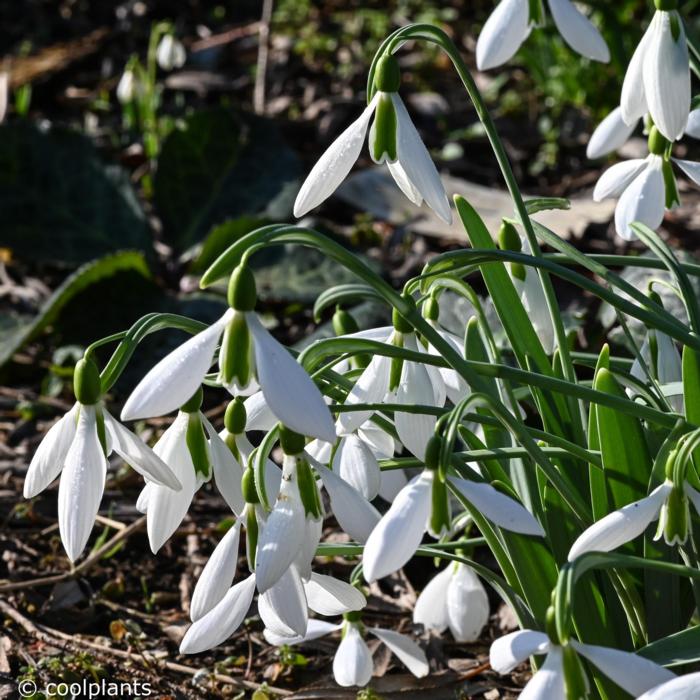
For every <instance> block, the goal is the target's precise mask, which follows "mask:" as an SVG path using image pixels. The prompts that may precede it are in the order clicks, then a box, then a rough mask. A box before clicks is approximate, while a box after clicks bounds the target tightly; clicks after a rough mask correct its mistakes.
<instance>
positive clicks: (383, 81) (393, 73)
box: [374, 54, 401, 92]
mask: <svg viewBox="0 0 700 700" xmlns="http://www.w3.org/2000/svg"><path fill="white" fill-rule="evenodd" d="M374 86H375V87H376V88H377V90H379V91H380V92H398V91H399V87H400V86H401V69H400V68H399V62H398V61H397V60H396V57H395V56H393V55H392V54H384V55H383V56H381V57H380V58H379V60H378V61H377V65H376V68H375V71H374Z"/></svg>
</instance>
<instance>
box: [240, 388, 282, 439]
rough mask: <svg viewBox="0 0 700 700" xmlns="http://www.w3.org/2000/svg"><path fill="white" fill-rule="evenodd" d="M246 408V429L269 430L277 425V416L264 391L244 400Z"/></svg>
mask: <svg viewBox="0 0 700 700" xmlns="http://www.w3.org/2000/svg"><path fill="white" fill-rule="evenodd" d="M243 405H244V406H245V410H246V424H245V429H246V430H264V431H265V432H267V431H268V430H271V429H272V428H274V427H275V425H277V418H275V414H274V413H273V412H272V411H271V410H270V407H269V406H268V405H267V403H266V401H265V397H264V396H263V393H262V391H258V392H256V393H255V394H252V395H251V396H249V397H248V398H247V399H246V400H245V401H244V402H243Z"/></svg>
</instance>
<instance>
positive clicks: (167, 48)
mask: <svg viewBox="0 0 700 700" xmlns="http://www.w3.org/2000/svg"><path fill="white" fill-rule="evenodd" d="M186 59H187V53H186V52H185V47H184V46H183V45H182V42H180V41H179V40H178V39H176V38H175V37H174V36H173V35H172V34H166V35H165V36H164V37H163V38H162V39H161V40H160V43H159V44H158V48H157V49H156V61H157V62H158V65H159V66H160V67H161V68H162V69H163V70H172V69H173V68H182V66H183V65H185V60H186Z"/></svg>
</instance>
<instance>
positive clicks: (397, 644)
mask: <svg viewBox="0 0 700 700" xmlns="http://www.w3.org/2000/svg"><path fill="white" fill-rule="evenodd" d="M367 631H368V632H371V633H372V634H373V635H374V636H375V637H376V638H377V639H379V640H381V641H382V642H384V644H386V645H387V646H388V647H389V649H391V651H392V652H393V653H394V654H396V656H398V657H399V659H401V661H402V663H403V664H404V666H406V668H407V669H408V670H409V671H410V672H411V673H412V674H413V675H414V676H415V677H416V678H424V677H425V676H427V675H428V672H429V671H430V668H429V666H428V659H426V658H425V652H424V651H423V650H422V649H421V648H420V647H419V646H418V645H417V644H416V643H415V642H414V641H413V640H412V639H409V638H408V637H406V636H405V635H403V634H399V633H398V632H394V631H393V630H383V629H379V628H378V627H369V628H368V630H367Z"/></svg>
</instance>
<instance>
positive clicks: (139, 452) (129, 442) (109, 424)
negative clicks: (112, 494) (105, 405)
mask: <svg viewBox="0 0 700 700" xmlns="http://www.w3.org/2000/svg"><path fill="white" fill-rule="evenodd" d="M104 418H105V429H106V431H107V433H108V434H109V435H110V437H111V439H112V450H113V451H114V452H116V453H117V454H118V455H119V456H120V457H121V458H122V459H123V460H124V461H125V462H126V463H127V464H128V465H129V466H130V467H131V468H132V469H133V470H134V471H136V472H138V473H139V474H141V476H142V477H144V479H147V480H148V481H151V482H153V483H155V484H158V485H160V486H165V487H167V488H171V489H174V490H175V491H179V490H180V489H181V488H182V484H181V483H180V480H179V479H178V478H177V477H176V476H175V475H174V474H173V473H172V471H171V469H170V467H169V466H168V465H167V464H166V463H165V462H164V461H163V460H162V459H161V458H160V457H159V456H158V455H157V454H156V453H155V452H154V451H153V450H152V449H151V448H150V447H149V446H148V445H147V444H146V443H145V442H144V441H143V440H141V438H139V437H138V436H137V435H135V434H134V433H132V432H131V430H129V429H128V428H125V427H124V426H123V425H122V424H121V423H120V422H119V421H118V420H116V419H115V418H114V417H113V416H111V415H110V414H109V413H108V412H107V411H106V410H105V411H104Z"/></svg>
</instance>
